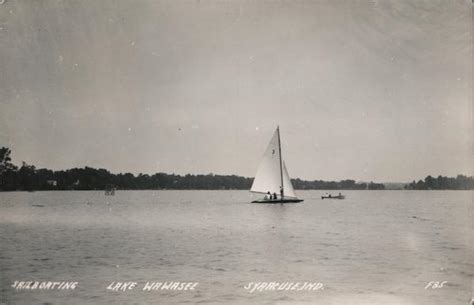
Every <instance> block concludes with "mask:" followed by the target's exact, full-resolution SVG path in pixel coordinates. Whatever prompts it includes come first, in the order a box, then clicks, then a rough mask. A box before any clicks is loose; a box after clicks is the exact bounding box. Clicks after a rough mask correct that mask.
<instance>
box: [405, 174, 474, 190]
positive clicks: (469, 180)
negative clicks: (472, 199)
mask: <svg viewBox="0 0 474 305" xmlns="http://www.w3.org/2000/svg"><path fill="white" fill-rule="evenodd" d="M405 189H407V190H472V189H474V177H472V176H471V177H468V176H464V175H457V177H456V178H452V177H444V176H438V177H437V178H434V177H432V176H427V177H426V178H425V180H418V181H415V180H413V182H411V183H409V184H407V185H405Z"/></svg>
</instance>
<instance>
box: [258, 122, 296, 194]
mask: <svg viewBox="0 0 474 305" xmlns="http://www.w3.org/2000/svg"><path fill="white" fill-rule="evenodd" d="M250 191H251V192H253V193H261V194H266V196H265V198H263V199H259V200H254V201H252V203H290V202H301V201H303V199H298V198H297V197H296V194H295V190H294V189H293V185H292V184H291V180H290V176H289V175H288V171H287V169H286V166H285V162H284V161H283V160H282V156H281V142H280V128H279V127H277V129H276V131H275V133H274V135H273V137H272V139H271V141H270V144H268V147H267V150H266V151H265V153H264V154H263V158H262V160H261V161H260V165H259V167H258V170H257V174H256V175H255V179H253V184H252V188H251V189H250Z"/></svg>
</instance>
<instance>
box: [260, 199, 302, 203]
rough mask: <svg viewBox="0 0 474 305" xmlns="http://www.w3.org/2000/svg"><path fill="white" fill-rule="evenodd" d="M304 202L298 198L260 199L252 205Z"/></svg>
mask: <svg viewBox="0 0 474 305" xmlns="http://www.w3.org/2000/svg"><path fill="white" fill-rule="evenodd" d="M302 201H304V200H303V199H298V198H285V199H273V200H271V199H259V200H254V201H252V203H273V204H275V203H297V202H302Z"/></svg>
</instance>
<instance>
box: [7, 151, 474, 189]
mask: <svg viewBox="0 0 474 305" xmlns="http://www.w3.org/2000/svg"><path fill="white" fill-rule="evenodd" d="M10 153H11V150H10V149H9V148H6V147H2V148H0V191H53V190H63V191H65V190H88V191H92V190H106V189H117V190H250V188H251V186H252V183H253V178H249V177H242V176H237V175H215V174H212V173H209V174H206V175H203V174H197V175H194V174H186V175H176V174H166V173H156V174H153V175H148V174H142V173H140V174H138V175H134V174H131V173H119V174H114V173H111V172H109V171H108V170H106V169H103V168H98V169H97V168H92V167H87V166H86V167H84V168H71V169H67V170H56V171H53V170H50V169H46V168H40V169H37V168H36V167H35V166H34V165H29V164H26V163H25V162H23V163H22V165H21V167H18V166H16V165H14V164H12V163H11V162H10V161H11V158H10ZM291 183H292V184H293V187H294V189H296V190H324V191H342V190H402V189H407V190H472V189H474V178H473V177H472V176H471V177H468V176H464V175H458V176H457V177H455V178H451V177H443V176H438V177H437V178H434V177H432V176H427V177H426V178H425V179H424V180H418V181H413V182H411V183H394V182H386V183H375V182H356V181H355V180H352V179H345V180H340V181H324V180H311V181H309V180H301V179H299V178H296V179H291Z"/></svg>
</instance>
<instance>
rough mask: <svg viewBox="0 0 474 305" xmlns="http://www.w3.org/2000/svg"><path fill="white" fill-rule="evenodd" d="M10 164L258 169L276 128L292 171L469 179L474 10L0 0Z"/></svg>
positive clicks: (0, 126)
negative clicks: (463, 177)
mask: <svg viewBox="0 0 474 305" xmlns="http://www.w3.org/2000/svg"><path fill="white" fill-rule="evenodd" d="M0 98H1V99H0V103H1V104H0V105H1V109H0V146H8V147H10V148H11V149H12V151H13V153H12V155H13V161H14V162H15V163H17V164H20V162H21V161H26V162H27V163H30V164H34V165H36V166H37V167H47V168H52V169H67V168H71V167H83V166H92V167H103V168H107V169H109V170H110V171H112V172H125V171H127V172H133V173H139V172H143V173H155V172H158V171H161V172H167V173H173V172H174V173H179V174H185V173H210V172H213V173H216V174H238V175H244V176H253V175H254V174H255V171H256V168H257V166H258V162H259V159H260V158H261V156H262V154H263V152H264V150H265V148H266V146H267V144H268V141H270V138H271V136H272V134H273V132H274V128H275V127H276V126H277V125H278V124H279V125H280V127H281V136H282V143H283V147H282V149H283V152H282V154H283V157H284V159H285V161H286V164H287V167H288V171H289V173H290V175H291V176H292V177H293V178H295V177H300V178H302V179H324V180H329V179H336V180H339V179H344V178H352V179H355V180H363V181H370V180H373V181H385V182H386V181H411V180H413V179H419V178H424V177H425V176H426V175H428V174H432V175H436V176H437V175H439V174H441V175H456V174H458V173H466V174H469V173H471V170H472V167H471V165H470V162H469V160H470V158H471V154H470V152H471V145H472V142H471V138H472V135H473V133H472V124H471V113H472V106H471V103H472V3H471V2H470V1H398V0H397V1H393V2H390V1H376V0H373V1H297V2H295V1H155V0H153V1H152V0H150V1H125V0H123V1H121V0H110V1H94V0H87V1H52V0H51V1H49V0H45V1H27V0H15V1H12V0H6V1H5V2H4V3H3V4H2V5H0Z"/></svg>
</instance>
